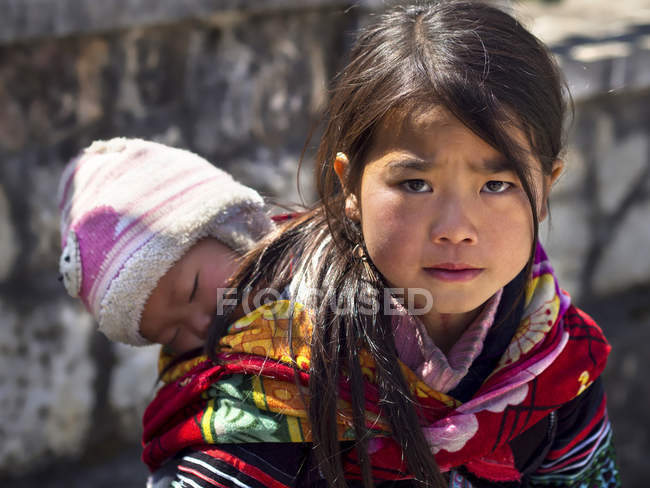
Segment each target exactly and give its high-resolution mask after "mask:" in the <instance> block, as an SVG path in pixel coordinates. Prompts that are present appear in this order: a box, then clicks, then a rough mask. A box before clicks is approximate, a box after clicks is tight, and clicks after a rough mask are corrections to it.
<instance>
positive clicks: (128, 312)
mask: <svg viewBox="0 0 650 488" xmlns="http://www.w3.org/2000/svg"><path fill="white" fill-rule="evenodd" d="M59 210H60V212H61V246H62V248H63V252H62V254H61V259H60V261H59V269H60V272H61V276H62V279H63V283H64V285H65V288H66V290H67V291H68V293H69V294H70V295H71V296H73V297H79V298H80V299H81V300H82V301H83V303H84V305H85V306H86V308H87V309H88V311H89V312H90V313H91V314H92V315H93V316H94V317H95V319H96V320H97V322H98V323H99V330H100V331H102V332H103V333H104V334H106V336H107V337H108V338H109V339H111V340H114V341H119V342H124V343H127V344H132V345H145V344H149V341H147V340H146V339H145V338H144V337H142V336H141V335H140V332H139V328H140V325H139V324H140V318H141V316H142V311H143V309H144V306H145V304H146V302H147V299H148V298H149V296H150V294H151V293H152V291H153V290H154V288H155V287H156V285H157V283H158V281H159V280H160V278H162V277H163V276H164V274H165V273H166V272H167V271H168V270H169V268H171V266H172V265H173V264H174V263H175V262H176V261H178V260H179V259H180V258H181V257H182V256H183V255H184V254H185V253H186V252H187V251H188V250H189V249H190V247H192V245H193V244H195V243H196V242H197V241H198V240H199V239H201V238H203V237H216V238H217V239H219V240H220V241H221V242H223V243H224V244H226V245H227V246H228V247H230V248H232V249H233V250H236V251H239V252H244V251H246V250H248V249H249V248H250V247H252V246H253V244H254V243H255V241H257V240H258V239H259V238H260V237H262V236H263V235H264V234H266V233H267V232H269V231H270V230H271V229H272V228H273V223H272V221H271V219H270V218H269V216H268V215H267V214H266V212H265V207H264V201H263V199H262V197H261V196H260V195H259V194H258V193H257V192H256V191H255V190H253V189H251V188H248V187H246V186H243V185H242V184H240V183H238V182H237V181H235V180H234V179H233V178H232V177H231V176H230V175H229V174H228V173H225V172H224V171H222V170H220V169H218V168H216V167H215V166H213V165H212V164H210V163H209V162H207V161H206V160H205V159H203V158H201V157H199V156H197V155H196V154H193V153H191V152H189V151H184V150H181V149H174V148H171V147H167V146H164V145H162V144H157V143H154V142H148V141H143V140H139V139H124V138H118V139H112V140H110V141H97V142H95V143H93V144H92V145H91V146H90V147H89V148H87V149H86V150H84V151H83V152H82V153H81V154H80V155H79V156H77V157H76V158H75V159H74V160H72V161H71V162H70V163H69V164H68V166H67V167H66V168H65V170H64V172H63V175H62V177H61V181H60V184H59Z"/></svg>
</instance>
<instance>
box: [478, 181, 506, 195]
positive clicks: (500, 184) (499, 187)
mask: <svg viewBox="0 0 650 488" xmlns="http://www.w3.org/2000/svg"><path fill="white" fill-rule="evenodd" d="M511 186H512V183H508V182H507V181H497V180H492V181H488V182H487V183H486V184H485V187H484V188H485V189H486V190H487V192H488V193H503V192H504V191H506V190H507V189H509V188H510V187H511Z"/></svg>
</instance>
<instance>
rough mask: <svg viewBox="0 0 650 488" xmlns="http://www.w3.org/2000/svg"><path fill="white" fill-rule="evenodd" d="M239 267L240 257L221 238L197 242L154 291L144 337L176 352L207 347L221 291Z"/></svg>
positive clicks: (144, 320)
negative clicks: (206, 342)
mask: <svg viewBox="0 0 650 488" xmlns="http://www.w3.org/2000/svg"><path fill="white" fill-rule="evenodd" d="M237 264H238V263H237V255H236V254H235V253H234V252H233V251H232V250H231V249H230V248H229V247H227V246H225V245H224V244H222V243H221V242H220V241H218V240H217V239H214V238H207V239H203V240H201V241H199V242H197V243H196V244H195V245H194V246H192V247H191V248H190V250H189V251H188V252H187V253H185V254H184V255H183V257H182V258H181V259H180V260H179V261H177V262H176V264H174V265H173V266H172V267H171V268H170V269H169V271H167V273H166V274H165V275H164V276H163V277H162V278H161V279H160V281H159V282H158V285H156V288H154V290H153V292H152V293H151V296H150V297H149V299H148V300H147V303H146V305H145V307H144V311H143V313H142V319H141V321H140V334H141V335H142V336H143V337H144V338H145V339H148V340H150V341H151V342H157V343H159V344H164V345H166V346H169V348H170V349H171V350H172V351H173V352H175V353H183V352H186V351H189V350H191V349H194V348H197V347H201V346H203V344H204V342H205V339H206V336H207V333H208V328H209V326H210V324H211V322H212V318H213V316H214V314H215V313H216V310H217V299H218V288H224V287H225V286H226V284H227V282H228V278H230V276H231V275H232V274H233V273H234V272H235V270H236V269H237Z"/></svg>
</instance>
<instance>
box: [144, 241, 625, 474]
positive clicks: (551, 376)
mask: <svg viewBox="0 0 650 488" xmlns="http://www.w3.org/2000/svg"><path fill="white" fill-rule="evenodd" d="M518 279H523V277H521V276H520V277H518ZM515 281H517V280H515ZM516 289H518V283H515V282H513V283H511V284H510V285H509V286H508V287H506V289H505V290H504V297H508V296H510V295H512V294H513V290H516ZM508 302H509V303H510V304H512V301H511V300H510V299H508V298H505V299H504V300H503V303H502V304H501V306H500V307H499V308H500V310H508V308H507V307H508ZM290 315H293V323H292V335H291V339H292V341H293V342H292V346H293V347H292V348H290V347H289V344H288V337H289V334H288V329H289V316H290ZM513 317H515V319H514V320H511V321H510V323H509V324H508V323H505V324H504V325H503V327H499V329H498V330H494V331H490V333H489V334H488V337H487V338H486V341H485V346H484V348H483V351H482V352H481V354H480V355H479V357H478V358H477V359H476V360H475V361H474V363H473V364H472V366H471V367H470V369H469V371H468V374H467V375H466V376H465V378H463V380H461V381H460V384H458V385H457V387H456V388H455V389H454V390H452V391H450V392H448V394H444V393H441V392H438V391H435V390H433V389H431V388H429V387H428V386H427V385H426V384H425V383H424V382H423V381H421V379H420V378H418V377H417V375H416V374H415V373H414V372H413V371H411V370H410V369H409V368H408V367H406V366H405V365H403V364H402V365H401V366H402V371H403V373H404V376H405V378H406V379H407V382H408V384H409V385H410V388H411V393H412V396H413V398H414V399H416V400H417V402H418V405H419V409H418V410H419V412H420V414H421V419H422V429H423V431H424V434H425V437H426V438H427V440H428V441H429V443H430V445H431V448H432V451H433V453H434V455H435V457H436V461H437V462H438V464H439V466H440V467H441V469H442V470H443V471H444V472H446V473H448V477H449V482H450V486H476V487H479V486H570V487H572V486H576V487H578V486H579V487H582V486H584V487H587V486H589V487H593V486H596V487H609V486H612V487H614V486H618V475H617V469H616V466H615V463H614V457H613V452H612V444H611V429H610V424H609V421H608V418H607V413H606V405H605V395H604V392H603V389H602V384H601V382H600V380H599V379H598V378H599V376H600V373H601V372H602V369H603V368H604V366H605V361H606V357H607V354H608V352H609V345H608V344H607V342H606V341H605V339H604V337H603V335H602V332H601V331H600V329H599V328H598V326H597V325H596V324H595V323H594V322H593V320H592V319H591V318H590V317H588V316H587V315H586V314H584V312H582V311H580V310H579V309H577V308H575V307H573V306H571V305H570V304H569V297H568V295H567V294H566V293H564V292H563V291H561V290H560V288H559V287H558V285H557V283H556V280H555V277H554V275H553V272H552V269H551V267H550V265H549V263H548V260H547V259H546V256H545V254H544V252H543V250H542V249H541V247H540V248H539V249H538V251H537V255H536V259H535V266H534V269H533V273H532V278H531V279H530V280H529V282H528V283H527V285H526V296H525V300H524V303H522V305H521V306H520V309H519V310H517V314H513ZM311 326H312V325H311V319H310V313H309V310H308V309H306V308H305V307H303V306H301V305H300V304H297V305H296V306H295V307H294V308H293V309H291V308H290V306H289V302H288V301H286V300H278V301H276V302H272V303H270V304H267V305H265V306H263V307H260V308H259V309H257V310H255V311H253V312H252V313H250V314H248V315H246V316H245V317H243V318H241V319H240V320H238V321H236V322H235V323H233V324H232V325H231V326H230V328H229V329H228V332H227V334H226V335H225V336H224V337H223V338H222V340H221V342H220V352H221V353H220V356H219V357H220V364H217V365H215V364H213V363H211V362H210V361H207V360H206V358H205V357H199V358H195V359H194V360H191V361H189V362H186V363H182V364H180V365H177V366H176V367H175V368H173V369H172V370H171V371H170V372H169V374H168V375H167V377H166V378H165V379H166V381H167V384H166V385H165V386H164V387H163V388H162V389H161V390H160V391H159V392H158V395H157V397H156V399H155V400H154V401H153V402H152V403H151V405H150V406H149V408H148V409H147V412H146V413H145V416H144V427H145V430H144V437H143V442H144V445H145V450H144V454H143V457H144V460H145V462H146V463H147V464H148V465H149V466H150V468H151V469H152V470H154V471H155V470H158V472H157V473H156V474H157V476H158V477H159V478H161V479H162V480H164V479H166V478H165V477H164V473H165V469H166V468H162V469H160V468H161V466H162V465H163V463H165V461H167V460H168V459H169V458H171V457H174V456H175V455H177V454H179V453H180V455H178V456H176V459H175V460H174V461H172V463H171V464H169V465H167V468H169V467H170V466H171V470H172V471H173V475H174V477H175V483H176V485H175V486H277V487H282V486H326V485H325V484H324V481H323V480H321V479H320V477H319V475H318V470H317V467H315V466H314V463H313V462H312V457H311V451H310V444H309V442H310V440H311V434H310V426H309V422H308V418H307V413H306V408H305V405H304V400H303V398H304V393H305V392H306V386H307V384H308V382H309V375H308V370H309V337H310V336H311ZM291 351H293V356H292V354H291ZM360 361H361V364H362V368H363V371H364V377H365V380H366V398H365V400H366V412H365V413H366V422H367V425H368V427H369V428H371V429H372V431H373V432H374V433H375V437H374V438H373V439H372V441H371V442H370V446H369V453H370V455H371V462H372V465H373V475H374V477H375V479H376V482H377V484H378V485H379V486H384V484H386V485H387V486H410V484H411V482H410V481H409V480H410V479H411V476H410V474H409V473H408V470H407V468H406V466H405V465H404V463H403V461H402V453H401V451H400V449H399V446H398V445H397V444H396V443H395V441H394V440H393V439H392V438H391V436H390V428H389V427H388V424H387V422H386V421H385V420H384V418H383V412H382V411H381V409H379V408H378V407H377V400H378V392H377V388H376V386H375V385H374V363H373V362H372V359H371V358H370V356H369V354H367V353H365V351H362V353H361V354H360ZM295 366H297V367H298V368H299V370H300V374H299V381H300V385H296V382H295V379H294V378H295V377H294V375H295V369H294V367H295ZM339 396H340V401H339V412H338V413H339V417H338V418H339V424H338V435H339V439H340V441H341V446H342V449H343V454H342V456H343V460H344V464H345V470H346V477H347V478H348V479H349V480H350V482H351V485H352V486H354V484H353V483H354V480H358V478H359V466H358V464H357V462H356V454H355V451H354V449H353V448H352V443H351V442H350V441H349V440H351V439H353V438H354V435H353V429H352V426H351V424H350V422H349V419H350V418H351V416H350V415H349V408H350V405H349V402H348V401H349V399H350V391H349V385H348V383H347V381H346V378H345V376H343V379H342V382H341V385H340V392H339ZM161 476H162V477H161Z"/></svg>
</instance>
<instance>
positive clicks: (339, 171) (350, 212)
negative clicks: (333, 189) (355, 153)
mask: <svg viewBox="0 0 650 488" xmlns="http://www.w3.org/2000/svg"><path fill="white" fill-rule="evenodd" d="M349 168H350V160H349V159H348V157H347V155H346V154H345V153H342V152H339V153H336V159H335V160H334V171H335V172H336V176H338V177H339V181H340V182H341V187H342V188H343V191H344V192H345V193H346V197H345V215H346V217H347V218H349V219H350V220H352V221H354V222H359V221H360V220H361V216H360V214H359V203H358V201H357V196H356V195H355V194H354V193H351V192H348V189H347V180H348V170H349Z"/></svg>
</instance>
